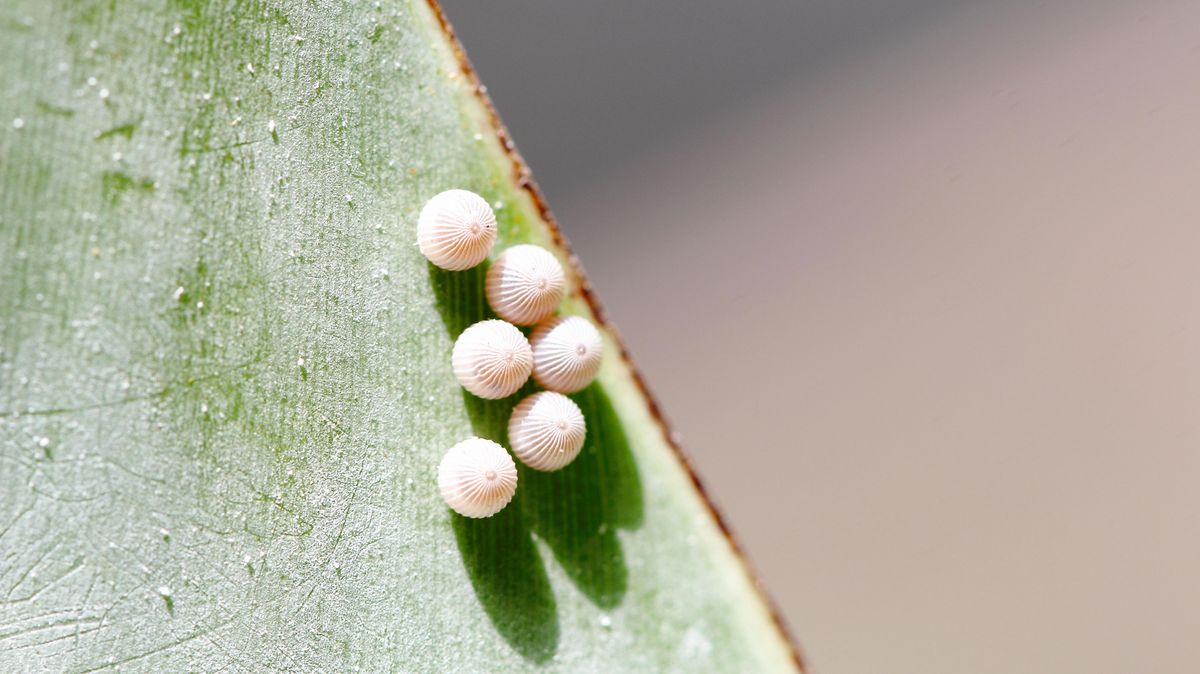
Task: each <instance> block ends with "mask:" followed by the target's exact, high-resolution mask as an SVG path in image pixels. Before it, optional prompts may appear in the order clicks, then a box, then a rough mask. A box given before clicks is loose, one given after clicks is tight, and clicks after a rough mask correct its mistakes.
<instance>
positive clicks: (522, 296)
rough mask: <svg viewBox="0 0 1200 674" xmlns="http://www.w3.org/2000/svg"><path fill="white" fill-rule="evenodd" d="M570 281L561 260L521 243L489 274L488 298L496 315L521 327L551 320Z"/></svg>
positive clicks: (490, 270)
mask: <svg viewBox="0 0 1200 674" xmlns="http://www.w3.org/2000/svg"><path fill="white" fill-rule="evenodd" d="M565 286H566V279H565V278H564V276H563V269H562V265H561V264H559V263H558V258H556V257H554V254H553V253H551V252H550V251H548V250H546V249H545V248H542V247H541V246H534V245H532V244H527V243H526V244H521V245H519V246H513V247H512V248H509V249H508V250H506V251H504V252H503V253H500V255H499V256H498V257H497V258H496V260H495V262H493V263H492V267H491V268H490V269H488V274H487V299H488V304H490V305H492V309H493V310H495V312H496V315H497V316H499V317H500V318H503V319H504V320H506V321H508V322H510V323H516V324H517V325H533V324H534V323H537V322H538V321H540V320H542V319H544V318H548V317H549V316H550V315H551V314H553V313H554V310H555V309H557V308H558V303H559V302H561V301H562V296H563V288H564V287H565Z"/></svg>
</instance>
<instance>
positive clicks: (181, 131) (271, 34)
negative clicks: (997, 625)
mask: <svg viewBox="0 0 1200 674" xmlns="http://www.w3.org/2000/svg"><path fill="white" fill-rule="evenodd" d="M460 56H461V55H460V54H459V53H458V52H457V47H456V45H455V43H454V41H453V39H452V37H451V36H450V35H449V34H448V32H447V31H446V29H445V28H444V26H443V25H442V23H441V21H440V17H439V14H438V12H437V9H436V8H431V7H429V6H427V5H425V4H424V3H423V2H412V3H408V2H404V1H402V0H388V1H386V2H380V3H367V2H357V3H350V2H330V3H314V2H301V1H299V0H295V1H284V0H281V1H279V2H264V1H245V2H228V3H216V2H202V1H199V0H197V1H185V0H177V1H176V2H152V1H151V0H121V1H119V2H117V1H114V0H79V1H68V0H50V1H47V0H9V1H8V2H5V3H3V6H2V7H0V122H2V127H0V190H2V191H0V332H2V334H0V671H28V670H30V669H43V670H47V671H68V672H91V671H98V670H115V669H118V668H119V669H122V670H125V671H130V670H132V671H156V672H162V671H231V672H236V671H254V672H260V671H296V672H316V671H349V670H355V669H361V670H363V671H413V672H416V671H422V672H448V671H460V672H484V671H486V672H507V671H524V670H527V669H530V668H541V669H545V670H553V671H604V672H633V671H646V672H650V671H653V672H668V671H704V672H718V671H729V672H750V671H755V672H757V671H775V670H790V669H793V668H794V667H795V666H796V662H795V660H794V656H793V654H792V650H791V649H790V647H789V646H788V644H787V641H786V638H784V637H783V635H782V634H781V631H780V630H779V628H778V627H777V625H776V624H775V622H773V620H772V615H771V612H770V611H769V610H768V608H767V607H766V606H765V605H764V603H763V602H762V600H761V598H760V596H759V594H758V593H757V591H756V589H755V587H754V583H753V581H752V579H751V578H750V577H749V576H748V574H747V573H746V570H745V568H744V566H743V565H742V563H741V561H740V560H739V558H738V556H737V554H736V551H735V550H734V549H733V547H732V545H731V543H730V542H729V541H728V539H727V537H726V536H725V534H724V533H723V532H722V529H721V527H720V525H719V523H718V522H717V521H716V519H715V518H714V516H713V514H712V512H711V510H710V509H709V507H708V505H707V503H706V502H705V500H704V497H703V496H702V495H701V494H700V493H699V492H698V491H697V489H696V486H695V485H694V483H693V479H692V477H691V474H690V472H689V471H688V469H687V467H686V465H685V464H684V463H683V462H682V461H681V459H680V457H679V456H678V455H677V454H676V453H675V451H674V450H673V449H672V446H671V444H670V442H669V440H668V438H667V436H666V433H665V432H664V428H663V426H662V424H661V421H660V420H659V418H658V417H657V415H656V413H655V410H654V407H653V404H652V403H651V402H650V401H649V400H648V398H647V397H646V396H645V394H644V392H643V390H642V389H641V387H640V383H639V381H638V379H637V378H636V375H635V374H634V373H633V372H632V370H631V368H630V366H629V365H628V363H627V361H626V360H624V357H623V354H622V352H621V348H620V345H619V343H618V342H617V341H616V340H615V338H614V337H613V336H612V335H611V333H609V334H607V335H606V339H607V346H608V347H609V355H608V356H607V358H606V361H605V365H604V368H603V370H602V372H601V375H600V377H599V380H598V383H597V384H594V385H593V386H591V387H589V388H588V389H586V390H585V391H583V392H582V393H580V394H578V395H577V396H576V400H577V401H578V403H579V404H580V406H581V407H582V408H583V410H584V413H585V414H586V416H587V419H588V422H589V436H588V444H587V447H586V448H585V449H584V451H583V453H582V455H581V456H580V458H579V459H578V460H577V461H576V462H575V463H574V464H573V465H572V466H570V467H569V468H568V469H566V470H564V471H562V472H560V473H553V474H541V473H533V472H531V471H528V470H523V471H522V472H521V474H520V483H519V488H518V493H517V498H516V499H515V501H514V502H513V504H512V505H510V506H509V507H508V508H507V509H506V510H504V511H503V512H502V513H501V514H500V515H498V516H496V517H494V518H491V519H488V520H481V521H471V520H465V519H463V518H460V517H457V516H454V515H452V513H451V512H450V511H449V510H448V509H447V508H446V507H445V505H444V504H443V503H442V501H441V499H440V498H439V496H438V493H437V490H436V485H435V481H434V472H435V467H436V465H437V462H438V460H439V458H440V457H441V455H442V453H443V452H444V451H445V449H446V448H448V447H449V446H451V445H452V444H454V443H455V442H457V441H459V440H461V439H463V438H465V437H467V436H470V435H472V434H479V435H482V436H486V437H490V438H493V439H497V440H499V441H501V442H503V441H504V424H505V419H506V417H507V414H508V412H509V410H510V409H511V407H512V405H513V403H514V401H513V400H511V399H510V400H504V401H496V402H486V401H481V400H478V399H476V398H473V397H471V396H470V395H465V394H464V393H463V391H462V389H461V388H460V387H459V386H458V384H457V383H456V381H455V379H454V377H453V375H452V373H451V370H450V363H449V353H450V348H451V345H452V343H453V339H454V337H455V336H456V335H457V333H458V331H460V330H461V329H462V328H463V327H464V326H466V325H468V324H470V323H471V322H473V321H476V320H479V319H480V318H483V317H484V316H486V315H488V310H487V307H486V303H485V302H484V299H483V296H482V278H483V276H482V275H483V271H482V269H476V270H473V271H469V272H460V273H447V272H442V271H439V270H436V269H434V268H432V267H430V266H429V265H428V264H427V263H426V262H425V260H424V259H423V258H422V257H421V256H420V254H419V252H418V251H417V249H416V246H415V245H414V243H413V242H414V239H415V225H414V223H415V220H416V215H417V213H418V211H419V209H420V207H421V205H422V204H423V203H424V201H425V200H426V199H428V198H429V197H430V196H432V195H433V194H435V193H437V192H438V191H441V190H443V189H447V188H451V187H463V188H467V189H472V190H475V191H477V192H480V193H481V194H483V195H484V196H485V197H486V198H487V199H488V200H489V201H492V202H495V204H496V207H497V213H498V217H499V219H500V227H501V240H500V242H499V246H498V248H497V250H500V249H502V248H503V247H504V246H507V245H510V244H512V243H514V242H518V241H530V242H535V243H539V244H542V245H545V246H548V247H551V248H553V249H554V250H556V251H557V252H558V253H559V254H560V255H561V256H562V257H563V259H564V261H569V260H570V254H569V252H568V251H567V249H566V248H565V244H564V243H563V241H562V239H561V237H560V236H559V235H558V233H557V230H556V229H554V227H553V225H552V224H551V223H550V222H548V215H547V213H546V211H545V210H544V208H543V207H542V204H541V202H540V199H539V198H538V195H537V193H536V191H535V189H534V188H533V187H532V186H531V184H530V183H529V181H528V177H527V175H526V173H525V171H524V167H523V165H521V164H520V162H519V160H518V159H517V158H516V156H515V155H513V154H511V153H510V151H509V149H507V148H506V143H505V136H504V134H503V132H502V131H501V130H500V129H499V128H498V125H497V123H496V121H495V120H494V118H493V117H492V116H491V114H490V112H489V108H488V106H487V103H486V100H485V99H484V98H483V97H482V96H480V95H479V94H478V92H477V91H476V83H475V80H474V77H473V75H472V73H471V72H470V70H469V68H468V67H467V66H466V65H465V62H463V61H461V59H460ZM572 283H573V291H572V293H571V296H570V298H569V299H568V301H567V302H566V303H565V305H564V311H567V312H571V313H577V314H581V315H585V316H589V317H592V318H593V319H597V316H596V314H595V313H594V312H595V306H594V304H593V303H592V301H591V299H590V294H589V292H588V289H587V285H586V281H584V279H583V277H582V276H581V275H579V274H578V273H577V270H576V273H575V274H573V275H572ZM697 384H698V385H702V386H712V387H713V390H714V392H716V391H719V386H717V385H715V383H709V382H697ZM714 404H716V402H714ZM731 451H737V448H731Z"/></svg>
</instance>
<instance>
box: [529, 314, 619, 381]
mask: <svg viewBox="0 0 1200 674" xmlns="http://www.w3.org/2000/svg"><path fill="white" fill-rule="evenodd" d="M529 342H530V344H531V346H532V348H533V378H534V380H535V381H537V383H538V384H539V385H541V386H542V387H544V388H548V389H550V390H551V391H558V392H559V393H574V392H576V391H578V390H580V389H582V388H584V387H585V386H587V385H588V384H590V383H591V382H592V379H594V378H595V377H596V373H597V372H599V371H600V362H601V360H602V359H603V356H604V341H603V340H602V339H601V338H600V332H599V331H598V330H596V326H594V325H592V323H591V322H590V321H588V320H587V319H586V318H580V317H579V316H563V317H561V318H555V319H552V320H550V321H547V322H546V323H543V324H542V325H540V326H538V328H537V329H536V330H534V331H533V334H532V335H530V337H529Z"/></svg>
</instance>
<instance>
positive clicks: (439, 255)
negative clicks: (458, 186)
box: [417, 190, 496, 271]
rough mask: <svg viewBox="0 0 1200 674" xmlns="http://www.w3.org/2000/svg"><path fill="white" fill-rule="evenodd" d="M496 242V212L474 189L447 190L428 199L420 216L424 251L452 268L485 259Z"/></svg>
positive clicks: (419, 238) (419, 233)
mask: <svg viewBox="0 0 1200 674" xmlns="http://www.w3.org/2000/svg"><path fill="white" fill-rule="evenodd" d="M495 243H496V214H495V213H493V212H492V207H491V206H488V203H487V202H486V201H484V200H483V197H481V196H479V195H478V194H475V193H474V192H469V191H467V190H446V191H445V192H442V193H440V194H438V195H437V196H435V197H433V198H432V199H430V200H429V201H428V202H426V204H425V207H424V208H422V209H421V215H420V216H419V217H418V218H417V245H418V246H419V247H420V249H421V254H422V255H424V256H425V257H427V258H429V261H430V262H432V263H434V264H435V265H437V266H439V267H441V268H442V269H446V270H448V271H461V270H463V269H470V268H471V267H474V266H475V265H477V264H479V263H480V262H483V261H484V259H486V258H487V256H488V253H490V252H491V251H492V245H493V244H495Z"/></svg>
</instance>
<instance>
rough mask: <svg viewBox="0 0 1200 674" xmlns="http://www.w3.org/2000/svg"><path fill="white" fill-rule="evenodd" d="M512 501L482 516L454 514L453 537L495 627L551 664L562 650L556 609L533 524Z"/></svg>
mask: <svg viewBox="0 0 1200 674" xmlns="http://www.w3.org/2000/svg"><path fill="white" fill-rule="evenodd" d="M517 500H518V501H519V500H520V496H519V495H518V496H517ZM513 505H516V504H515V503H514V504H511V505H510V506H509V507H508V508H505V509H504V510H501V511H500V512H499V513H497V514H496V515H494V516H492V517H489V518H487V519H481V520H474V519H470V518H467V517H463V516H461V515H458V514H455V515H454V516H453V518H454V535H455V538H456V539H457V540H458V550H459V552H460V553H461V554H462V558H463V564H464V565H465V566H466V567H467V574H468V575H469V576H470V577H471V584H472V585H473V586H474V588H475V595H476V596H477V597H478V598H479V603H481V604H482V605H483V610H484V611H485V612H486V613H487V615H488V618H490V619H491V621H492V625H494V626H495V627H496V631H497V632H499V633H500V636H502V637H504V640H505V641H507V642H508V643H509V645H510V646H512V647H513V649H514V650H516V651H517V652H518V653H520V654H521V655H522V656H523V657H525V658H527V659H529V660H532V661H533V662H539V663H540V662H546V661H547V660H549V659H550V658H552V657H554V652H555V651H556V650H557V649H558V614H557V608H556V605H555V602H554V594H553V592H552V591H551V589H550V579H549V578H548V577H547V576H546V569H545V567H544V566H543V565H542V559H541V557H540V556H539V555H538V551H537V547H536V546H535V545H534V543H533V538H532V537H530V535H529V528H528V526H527V525H526V524H525V522H524V521H523V519H522V517H521V511H520V509H519V508H514V507H512V506H513Z"/></svg>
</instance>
